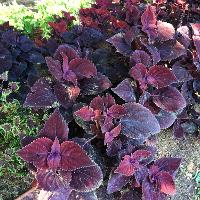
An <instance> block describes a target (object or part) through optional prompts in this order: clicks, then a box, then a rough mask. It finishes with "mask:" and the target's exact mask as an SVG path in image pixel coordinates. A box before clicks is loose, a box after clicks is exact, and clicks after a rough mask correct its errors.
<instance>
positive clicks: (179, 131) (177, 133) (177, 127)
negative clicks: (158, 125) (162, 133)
mask: <svg viewBox="0 0 200 200" xmlns="http://www.w3.org/2000/svg"><path fill="white" fill-rule="evenodd" d="M173 135H174V137H175V138H177V139H181V138H183V137H184V131H183V128H182V126H181V121H180V120H179V119H177V120H176V121H175V123H174V126H173Z"/></svg>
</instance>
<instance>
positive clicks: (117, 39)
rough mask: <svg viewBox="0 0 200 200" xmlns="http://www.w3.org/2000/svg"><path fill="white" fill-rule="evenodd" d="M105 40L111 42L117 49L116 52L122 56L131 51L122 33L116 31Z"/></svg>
mask: <svg viewBox="0 0 200 200" xmlns="http://www.w3.org/2000/svg"><path fill="white" fill-rule="evenodd" d="M106 41H107V42H109V43H111V44H112V45H113V46H114V47H115V48H116V49H117V52H119V53H121V54H123V55H124V56H130V55H131V54H132V52H133V51H132V49H131V46H130V45H129V44H127V43H126V41H125V39H124V34H123V33H117V34H116V35H114V36H112V37H111V38H109V39H107V40H106Z"/></svg>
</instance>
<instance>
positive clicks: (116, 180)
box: [107, 174, 130, 194]
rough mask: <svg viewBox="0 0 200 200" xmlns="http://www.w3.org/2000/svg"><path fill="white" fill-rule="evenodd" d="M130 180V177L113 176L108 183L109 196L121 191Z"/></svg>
mask: <svg viewBox="0 0 200 200" xmlns="http://www.w3.org/2000/svg"><path fill="white" fill-rule="evenodd" d="M129 180H130V177H127V176H123V175H121V174H112V175H111V177H110V178H109V181H108V186H107V192H108V194H111V193H113V192H117V191H120V190H121V189H122V188H123V187H124V186H125V185H126V184H127V183H128V182H129Z"/></svg>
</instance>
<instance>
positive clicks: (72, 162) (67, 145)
mask: <svg viewBox="0 0 200 200" xmlns="http://www.w3.org/2000/svg"><path fill="white" fill-rule="evenodd" d="M91 165H92V161H91V159H90V158H89V157H88V155H87V154H86V152H85V151H84V150H83V149H82V148H81V147H80V146H79V145H78V144H76V143H74V142H72V141H65V142H63V143H62V144H61V161H60V168H61V169H63V170H66V171H73V170H76V169H80V168H82V167H86V166H91Z"/></svg>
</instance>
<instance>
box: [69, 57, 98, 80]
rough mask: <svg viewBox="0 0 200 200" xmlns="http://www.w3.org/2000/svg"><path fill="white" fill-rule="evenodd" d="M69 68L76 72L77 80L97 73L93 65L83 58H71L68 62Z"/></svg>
mask: <svg viewBox="0 0 200 200" xmlns="http://www.w3.org/2000/svg"><path fill="white" fill-rule="evenodd" d="M69 69H70V70H72V71H73V72H74V73H75V74H76V76H77V77H78V79H79V80H80V79H83V78H91V77H93V76H95V75H97V69H96V67H95V65H94V64H93V63H92V62H91V61H89V60H87V59H85V58H76V59H73V60H72V61H71V62H70V63H69Z"/></svg>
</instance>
